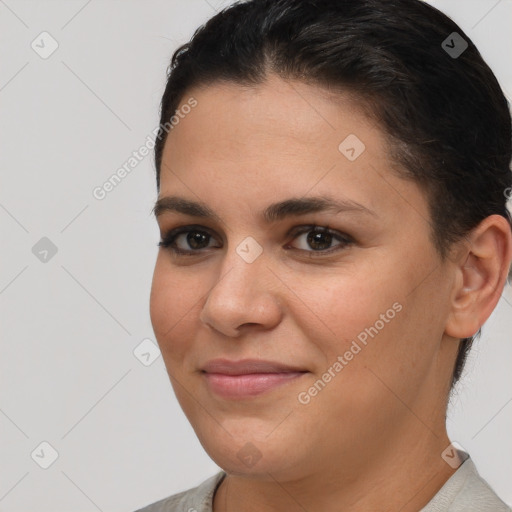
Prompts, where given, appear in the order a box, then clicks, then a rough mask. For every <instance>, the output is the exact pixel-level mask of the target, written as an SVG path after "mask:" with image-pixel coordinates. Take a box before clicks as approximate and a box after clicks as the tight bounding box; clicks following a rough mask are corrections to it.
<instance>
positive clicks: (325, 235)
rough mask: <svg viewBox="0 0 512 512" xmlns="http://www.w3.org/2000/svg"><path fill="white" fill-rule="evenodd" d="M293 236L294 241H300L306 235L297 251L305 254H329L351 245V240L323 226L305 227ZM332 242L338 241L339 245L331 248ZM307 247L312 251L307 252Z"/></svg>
mask: <svg viewBox="0 0 512 512" xmlns="http://www.w3.org/2000/svg"><path fill="white" fill-rule="evenodd" d="M293 234H294V239H300V237H302V235H307V236H306V238H305V239H304V238H303V239H302V240H303V243H302V247H299V250H301V251H306V252H313V253H324V254H325V253H331V252H334V251H337V250H340V249H343V248H344V247H346V246H348V245H350V244H351V243H352V240H351V238H350V237H348V236H347V235H345V234H343V233H339V232H338V231H333V230H331V229H329V228H328V227H324V226H307V227H304V228H301V229H300V230H299V231H296V232H294V233H293ZM334 240H338V241H339V242H340V243H339V244H338V245H337V246H334V247H331V244H332V242H333V241H334ZM308 247H310V248H312V249H313V251H309V250H308Z"/></svg>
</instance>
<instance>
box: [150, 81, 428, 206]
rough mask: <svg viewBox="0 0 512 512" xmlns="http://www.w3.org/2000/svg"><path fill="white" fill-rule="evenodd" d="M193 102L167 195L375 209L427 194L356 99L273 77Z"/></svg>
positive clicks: (169, 152) (174, 140) (167, 170)
mask: <svg viewBox="0 0 512 512" xmlns="http://www.w3.org/2000/svg"><path fill="white" fill-rule="evenodd" d="M191 97H193V98H194V99H195V101H196V102H197V105H196V106H195V107H194V108H193V109H191V110H190V112H189V113H188V114H186V115H184V116H183V118H182V119H181V120H180V122H179V124H177V125H176V126H175V127H174V128H173V129H172V130H171V132H170V134H169V136H168V138H167V141H166V145H165V148H164V152H163V159H162V169H161V194H160V195H161V196H163V195H171V194H172V195H175V194H176V193H177V192H178V191H179V192H180V195H182V196H183V195H186V196H188V197H190V198H191V196H193V195H198V196H200V197H202V198H203V199H204V198H210V201H208V202H210V203H211V202H213V203H215V202H216V201H218V202H220V201H221V200H225V199H226V198H230V199H231V200H232V201H235V196H234V195H233V193H236V194H237V195H238V197H239V198H240V200H241V201H242V200H243V201H245V202H246V203H247V202H249V203H250V202H251V201H254V202H258V201H259V200H260V199H261V198H263V197H266V198H267V199H283V198H286V197H288V196H295V197H297V196H303V195H306V194H308V193H318V194H327V193H328V194H329V195H333V194H335V195H337V196H339V197H342V198H345V199H349V200H352V201H357V202H359V203H362V204H365V205H366V206H368V207H369V208H372V209H374V208H378V207H379V204H381V203H386V202H387V203H394V206H395V207H396V206H399V203H404V201H403V199H401V198H400V196H401V194H402V193H403V194H406V195H407V194H409V193H410V191H409V190H407V189H408V188H410V187H413V188H416V189H417V187H416V186H415V184H413V183H411V182H405V181H404V180H401V179H398V178H397V177H396V176H395V173H394V172H393V171H392V170H391V169H392V162H391V161H390V158H389V155H388V149H387V145H386V139H385V136H384V134H383V132H382V131H381V130H380V128H379V127H378V126H377V124H376V123H375V122H374V121H372V120H371V119H369V118H368V117H367V116H366V115H365V114H364V113H363V112H362V110H361V109H360V108H359V106H358V103H357V102H356V101H355V100H354V98H352V97H351V96H350V95H349V94H348V93H346V94H343V93H337V94H336V95H334V94H332V93H330V92H329V91H327V90H326V89H323V88H320V87H317V86H313V85H307V84H304V83H301V82H291V81H284V80H282V79H279V78H277V77H274V76H272V77H269V79H268V81H266V82H265V83H263V84H261V85H258V86H251V87H244V86H241V85H238V84H233V83H217V84H213V85H210V86H207V87H201V88H197V89H193V90H191V91H189V93H188V94H186V95H185V97H184V98H183V101H182V105H183V104H185V103H187V101H189V99H190V98H191ZM187 110H188V109H187ZM397 179H398V180H399V181H398V182H397V181H396V180H397ZM191 187H192V188H193V189H194V191H193V192H192V194H191ZM401 190H402V192H400V191H401ZM213 191H215V195H213V194H212V192H213ZM415 193H420V194H419V195H420V196H422V195H423V194H421V191H420V190H419V189H417V190H416V191H415ZM212 196H213V197H212ZM420 200H421V197H420ZM205 202H207V201H205ZM267 202H270V201H267ZM401 206H402V207H404V206H405V205H404V204H402V205H401ZM418 207H419V208H421V207H422V205H421V204H420V205H418ZM409 208H410V205H409ZM425 214H426V211H425Z"/></svg>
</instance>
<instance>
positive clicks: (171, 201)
mask: <svg viewBox="0 0 512 512" xmlns="http://www.w3.org/2000/svg"><path fill="white" fill-rule="evenodd" d="M152 211H153V213H154V214H155V217H156V218H158V217H159V216H160V215H162V214H164V213H166V212H177V213H182V214H184V215H190V216H191V217H201V218H205V219H213V220H216V221H217V222H219V223H222V220H221V218H220V217H219V216H218V215H217V214H216V213H215V212H214V211H213V210H212V209H211V208H210V207H208V206H207V205H206V204H205V203H202V202H200V201H191V200H190V199H185V198H183V197H178V196H165V197H162V198H160V199H158V200H157V201H156V203H155V206H154V207H153V210H152ZM323 211H331V212H334V213H340V212H359V213H364V214H370V215H374V216H376V213H375V212H374V211H373V210H370V209H369V208H367V207H366V206H363V205H362V204H360V203H357V202H356V201H352V200H348V199H341V200H340V199H334V198H332V197H329V196H316V197H301V198H290V199H286V200H285V201H280V202H278V203H273V204H271V205H269V206H267V208H265V210H263V212H262V213H261V218H262V219H263V221H264V222H266V223H267V224H271V223H272V222H276V221H279V220H282V219H284V218H286V217H293V216H299V215H305V214H308V213H316V212H323Z"/></svg>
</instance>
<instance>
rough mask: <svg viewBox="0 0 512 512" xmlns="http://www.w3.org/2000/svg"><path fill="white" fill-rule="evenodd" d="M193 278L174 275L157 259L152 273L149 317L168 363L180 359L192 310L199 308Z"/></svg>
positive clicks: (188, 334) (191, 324) (190, 330)
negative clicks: (195, 307) (173, 359)
mask: <svg viewBox="0 0 512 512" xmlns="http://www.w3.org/2000/svg"><path fill="white" fill-rule="evenodd" d="M192 276H193V275H192V274H190V275H188V274H183V273H181V272H176V271H175V270H174V269H173V268H172V267H171V266H170V265H169V264H168V263H167V262H166V261H165V255H159V257H158V259H157V263H156V266H155V271H154V273H153V282H152V285H151V295H150V317H151V323H152V326H153V330H154V332H155V336H156V338H157V341H158V344H159V345H160V350H161V351H162V354H163V356H164V359H165V360H166V361H167V359H168V357H169V356H170V355H171V354H172V358H181V354H182V353H183V351H184V348H185V347H186V346H190V338H191V337H193V329H194V317H193V315H194V314H196V313H195V312H194V306H197V307H199V305H198V301H199V298H200V297H201V294H200V292H199V290H198V287H197V286H196V285H195V284H194V282H193V281H194V280H193V277H192Z"/></svg>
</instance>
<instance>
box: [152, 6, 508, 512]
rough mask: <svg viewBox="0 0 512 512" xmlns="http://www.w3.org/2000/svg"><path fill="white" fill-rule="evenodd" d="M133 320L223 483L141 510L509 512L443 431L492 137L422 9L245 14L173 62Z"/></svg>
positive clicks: (470, 292)
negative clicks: (141, 294)
mask: <svg viewBox="0 0 512 512" xmlns="http://www.w3.org/2000/svg"><path fill="white" fill-rule="evenodd" d="M155 157H156V158H155V159H156V168H157V186H158V190H159V197H158V201H157V204H156V205H155V210H154V211H155V215H156V217H157V221H158V224H159V229H160V233H161V242H160V246H161V248H160V252H159V255H158V259H157V263H156V268H155V273H154V279H153V287H152V294H151V319H152V323H153V328H154V330H155V335H156V337H157V340H158V342H159V345H160V348H161V351H162V355H163V357H164V361H165V364H166V368H167V371H168V373H169V376H170V379H171V382H172V385H173V388H174V390H175V393H176V395H177V398H178V400H179V402H180V405H181V407H182V408H183V411H184V412H185V414H186V416H187V418H188V419H189V421H190V423H191V424H192V426H193V428H194V430H195V432H196V434H197V436H198V438H199V440H200V442H201V444H202V445H203V447H204V448H205V450H206V451H207V453H208V454H209V455H210V457H211V458H212V459H213V460H214V461H215V462H216V463H217V464H218V465H219V466H220V467H221V468H222V469H223V471H220V472H219V473H218V474H217V475H214V476H212V477H211V478H210V479H209V480H207V481H205V482H203V484H201V485H200V486H199V487H197V488H195V489H190V490H189V491H185V492H183V493H180V494H178V495H175V496H172V497H170V498H167V499H165V500H162V501H160V502H157V503H155V504H153V505H150V506H148V507H146V508H144V509H143V510H144V511H145V512H156V511H175V510H176V511H178V510H180V511H186V510H188V511H193V510H196V511H197V512H210V511H212V510H213V511H214V512H224V511H237V512H248V511H259V512H265V511H274V510H287V511H304V510H308V511H322V512H331V511H340V510H346V511H351V512H356V511H357V512H359V511H370V510H371V511H384V510H393V511H398V510H400V511H402V512H412V511H420V510H421V511H423V512H427V511H428V512H434V511H456V510H457V511H458V510H465V511H491V510H492V511H507V510H510V509H509V508H508V507H507V505H506V504H505V503H503V502H502V501H501V500H500V499H499V497H498V496H497V495H496V494H495V493H494V491H493V490H492V489H491V488H490V487H489V486H488V485H487V483H486V482H485V481H484V480H483V479H482V478H481V477H480V476H479V474H478V472H477V470H476V468H475V465H474V464H473V462H472V461H471V458H470V457H469V454H467V453H465V452H464V451H463V450H462V449H461V448H460V447H459V448H457V446H456V445H454V444H452V443H451V442H450V439H449V438H448V435H447V432H446V424H445V415H446V407H447V403H448V399H449V395H450V390H451V389H452V386H453V385H454V384H455V382H456V381H457V380H458V378H459V377H460V374H461V371H462V369H463V366H464V361H465V357H466V354H467V352H468V350H469V348H470V347H471V343H472V340H473V339H474V337H475V336H476V335H477V334H478V333H479V331H480V328H481V326H482V324H483V323H484V322H485V321H486V320H487V318H488V317H489V315H490V314H491V312H492V311H493V309H494V308H495V306H496V304H497V302H498V300H499V298H500V295H501V292H502V290H503V287H504V285H505V282H506V278H507V272H508V270H509V267H510V262H511V259H512V235H511V219H510V215H509V212H508V211H507V207H506V202H507V190H510V187H511V185H512V176H511V171H510V168H509V164H510V158H511V119H510V114H509V110H508V107H507V102H506V99H505V97H504V95H503V93H502V91H501V89H500V87H499V85H498V83H497V81H496V78H495V77H494V75H493V73H492V71H491V70H490V69H489V67H488V66H487V65H486V64H485V62H484V61H483V60H482V58H481V56H480V54H479V53H478V51H477V49H476V48H475V47H474V45H473V44H472V42H471V41H470V39H469V38H468V37H467V35H466V34H465V33H464V32H463V31H462V30H461V29H460V28H459V27H458V26H457V25H456V24H455V23H454V22H453V21H451V20H450V19H449V18H447V17H446V16H445V15H443V14H442V13H440V12H439V11H437V10H436V9H434V8H433V7H430V6H429V5H427V4H424V3H423V2H421V1H419V0H390V1H387V2H381V1H377V0H249V1H247V2H243V3H237V4H235V5H233V6H232V7H230V8H228V9H226V10H225V11H222V12H220V13H219V14H217V15H216V16H214V17H213V18H212V19H211V20H210V21H209V22H208V23H207V24H206V25H205V26H204V27H201V28H200V29H199V30H198V31H197V32H196V34H195V35H194V37H193V39H192V40H191V42H190V43H188V44H186V45H184V46H183V47H181V48H180V49H178V51H177V52H176V53H175V55H174V57H173V60H172V65H171V69H170V73H169V77H168V82H167V86H166V89H165V92H164V95H163V98H162V110H161V125H160V132H159V134H158V137H157V144H156V147H155Z"/></svg>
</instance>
